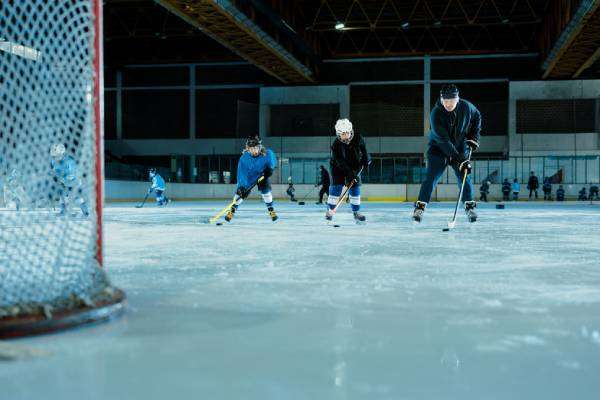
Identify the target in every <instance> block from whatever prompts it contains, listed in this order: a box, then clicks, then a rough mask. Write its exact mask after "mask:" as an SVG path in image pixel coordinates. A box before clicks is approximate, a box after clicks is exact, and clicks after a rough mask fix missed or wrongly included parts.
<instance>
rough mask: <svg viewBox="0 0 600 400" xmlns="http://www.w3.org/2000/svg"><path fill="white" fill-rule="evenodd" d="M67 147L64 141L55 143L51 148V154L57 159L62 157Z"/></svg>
mask: <svg viewBox="0 0 600 400" xmlns="http://www.w3.org/2000/svg"><path fill="white" fill-rule="evenodd" d="M66 151H67V149H66V148H65V145H64V144H62V143H56V144H53V145H52V147H51V148H50V156H51V157H52V158H56V159H62V158H63V157H64V156H65V153H66Z"/></svg>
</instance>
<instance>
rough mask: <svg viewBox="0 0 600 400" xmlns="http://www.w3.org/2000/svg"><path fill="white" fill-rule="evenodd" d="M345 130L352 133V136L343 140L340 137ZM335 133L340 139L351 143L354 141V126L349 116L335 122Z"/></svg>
mask: <svg viewBox="0 0 600 400" xmlns="http://www.w3.org/2000/svg"><path fill="white" fill-rule="evenodd" d="M345 132H346V133H350V137H349V138H348V139H346V140H342V139H341V138H340V135H341V134H342V133H345ZM335 134H336V135H337V137H338V139H340V140H341V141H342V142H344V143H350V141H352V138H353V137H354V128H353V127H352V122H350V120H349V119H348V118H342V119H338V120H337V122H336V123H335Z"/></svg>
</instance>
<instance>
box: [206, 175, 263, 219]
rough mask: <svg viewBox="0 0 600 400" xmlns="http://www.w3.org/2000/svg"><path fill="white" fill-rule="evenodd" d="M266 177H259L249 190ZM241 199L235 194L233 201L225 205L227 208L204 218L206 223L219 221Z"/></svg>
mask: <svg viewBox="0 0 600 400" xmlns="http://www.w3.org/2000/svg"><path fill="white" fill-rule="evenodd" d="M264 179H265V177H264V176H261V177H260V178H258V180H257V181H256V182H255V183H254V185H252V186H250V188H249V189H248V192H250V191H251V190H252V189H254V186H256V185H258V184H259V183H260V182H261V181H262V180H264ZM238 200H239V196H238V195H237V194H236V195H235V196H233V200H232V201H231V203H229V204H227V206H225V208H223V209H222V210H221V211H219V212H218V213H217V214H215V215H214V216H213V217H212V218H208V219H206V220H204V221H203V222H204V223H205V224H211V225H212V224H214V223H215V222H217V221H218V220H219V218H221V217H222V216H223V215H224V214H225V213H226V212H227V211H229V209H230V208H231V207H232V206H233V205H234V204H235V203H236V202H237V201H238Z"/></svg>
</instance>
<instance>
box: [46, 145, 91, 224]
mask: <svg viewBox="0 0 600 400" xmlns="http://www.w3.org/2000/svg"><path fill="white" fill-rule="evenodd" d="M66 153H67V149H66V147H65V146H64V145H63V144H62V143H56V144H53V145H52V147H51V148H50V157H51V160H50V168H51V169H52V174H53V175H54V181H55V182H56V183H57V185H58V189H57V190H58V195H59V197H60V215H65V214H66V213H67V212H68V210H69V208H70V203H71V199H74V200H75V201H76V202H77V203H78V204H79V208H80V209H81V213H82V214H83V215H84V216H86V217H87V216H88V215H89V210H88V205H87V193H86V190H85V187H84V185H83V184H82V182H81V179H80V178H79V177H78V175H77V162H76V161H75V159H74V158H73V157H72V156H71V155H68V154H66ZM49 197H52V195H51V194H50V195H49Z"/></svg>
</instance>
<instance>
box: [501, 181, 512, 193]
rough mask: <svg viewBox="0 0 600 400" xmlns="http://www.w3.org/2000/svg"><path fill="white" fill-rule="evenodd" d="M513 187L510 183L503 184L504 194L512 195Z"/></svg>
mask: <svg viewBox="0 0 600 400" xmlns="http://www.w3.org/2000/svg"><path fill="white" fill-rule="evenodd" d="M510 191H511V185H510V182H509V181H504V182H502V193H510Z"/></svg>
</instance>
